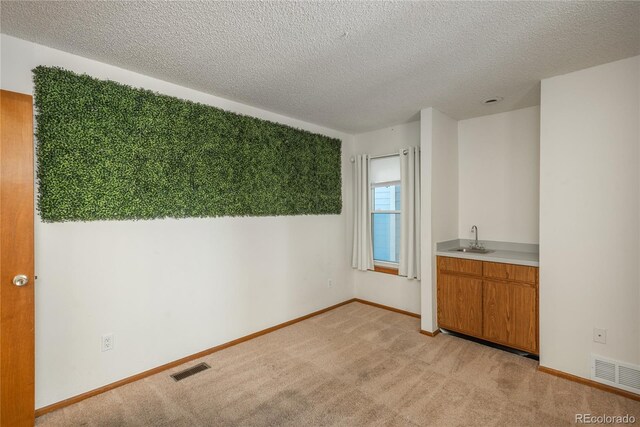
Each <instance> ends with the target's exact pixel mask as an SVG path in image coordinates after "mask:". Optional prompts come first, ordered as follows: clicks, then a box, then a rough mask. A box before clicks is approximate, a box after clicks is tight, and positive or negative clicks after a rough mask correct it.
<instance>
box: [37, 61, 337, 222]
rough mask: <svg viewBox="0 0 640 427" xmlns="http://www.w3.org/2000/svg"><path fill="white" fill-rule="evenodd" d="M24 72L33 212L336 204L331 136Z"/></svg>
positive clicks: (250, 209) (79, 216) (55, 73)
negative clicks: (32, 124)
mask: <svg viewBox="0 0 640 427" xmlns="http://www.w3.org/2000/svg"><path fill="white" fill-rule="evenodd" d="M33 75H34V82H35V105H36V123H37V129H36V137H37V159H38V164H37V177H38V183H39V192H38V203H37V205H38V210H39V212H40V216H41V217H42V219H43V221H46V222H61V221H92V220H127V219H152V218H167V217H172V218H185V217H216V216H273V215H310V214H339V213H340V212H341V209H342V192H341V187H342V183H341V179H342V178H341V142H340V140H338V139H334V138H329V137H326V136H323V135H318V134H314V133H310V132H307V131H303V130H300V129H295V128H292V127H289V126H285V125H281V124H278V123H273V122H269V121H266V120H260V119H256V118H254V117H248V116H243V115H240V114H235V113H231V112H228V111H224V110H221V109H219V108H214V107H211V106H208V105H203V104H198V103H194V102H190V101H185V100H181V99H178V98H174V97H170V96H165V95H160V94H157V93H154V92H152V91H148V90H143V89H136V88H131V87H129V86H126V85H123V84H119V83H116V82H113V81H104V80H98V79H95V78H92V77H90V76H87V75H78V74H75V73H73V72H70V71H67V70H64V69H61V68H57V67H44V66H40V67H37V68H35V69H34V70H33Z"/></svg>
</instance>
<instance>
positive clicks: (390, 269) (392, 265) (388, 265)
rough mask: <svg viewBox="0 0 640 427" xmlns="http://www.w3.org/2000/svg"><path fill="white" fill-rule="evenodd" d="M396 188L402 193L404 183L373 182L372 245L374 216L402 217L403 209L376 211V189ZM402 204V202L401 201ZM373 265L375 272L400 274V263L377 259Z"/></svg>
mask: <svg viewBox="0 0 640 427" xmlns="http://www.w3.org/2000/svg"><path fill="white" fill-rule="evenodd" d="M392 186H393V187H395V186H399V187H400V191H402V181H401V180H395V181H384V182H375V183H374V182H372V183H371V185H370V188H369V191H370V194H371V207H370V211H371V212H370V214H371V239H372V243H373V215H375V214H397V215H402V209H391V210H389V209H380V210H376V209H375V205H376V198H375V189H376V188H380V187H392ZM401 203H402V201H401ZM373 265H374V271H377V272H380V273H387V274H396V275H397V274H398V269H399V267H400V262H390V261H384V260H377V259H375V258H374V259H373ZM375 267H380V268H379V269H376V268H375Z"/></svg>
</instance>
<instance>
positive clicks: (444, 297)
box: [438, 273, 482, 337]
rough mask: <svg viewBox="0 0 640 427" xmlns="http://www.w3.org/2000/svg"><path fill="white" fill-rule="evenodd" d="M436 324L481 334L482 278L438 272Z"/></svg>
mask: <svg viewBox="0 0 640 427" xmlns="http://www.w3.org/2000/svg"><path fill="white" fill-rule="evenodd" d="M438 326H440V327H442V328H445V329H451V330H453V331H456V332H461V333H463V334H468V335H474V336H478V337H479V336H481V335H482V279H480V278H478V279H475V278H473V277H467V276H458V275H453V274H447V273H439V274H438Z"/></svg>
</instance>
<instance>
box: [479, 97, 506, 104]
mask: <svg viewBox="0 0 640 427" xmlns="http://www.w3.org/2000/svg"><path fill="white" fill-rule="evenodd" d="M503 99H504V98H503V97H501V96H494V97H493V98H487V99H483V100H482V103H483V104H485V105H493V104H497V103H498V102H500V101H502V100H503Z"/></svg>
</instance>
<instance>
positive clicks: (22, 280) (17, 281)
mask: <svg viewBox="0 0 640 427" xmlns="http://www.w3.org/2000/svg"><path fill="white" fill-rule="evenodd" d="M27 283H29V278H28V277H27V276H25V275H24V274H18V275H17V276H16V277H14V278H13V284H14V285H16V286H24V285H26V284H27Z"/></svg>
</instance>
